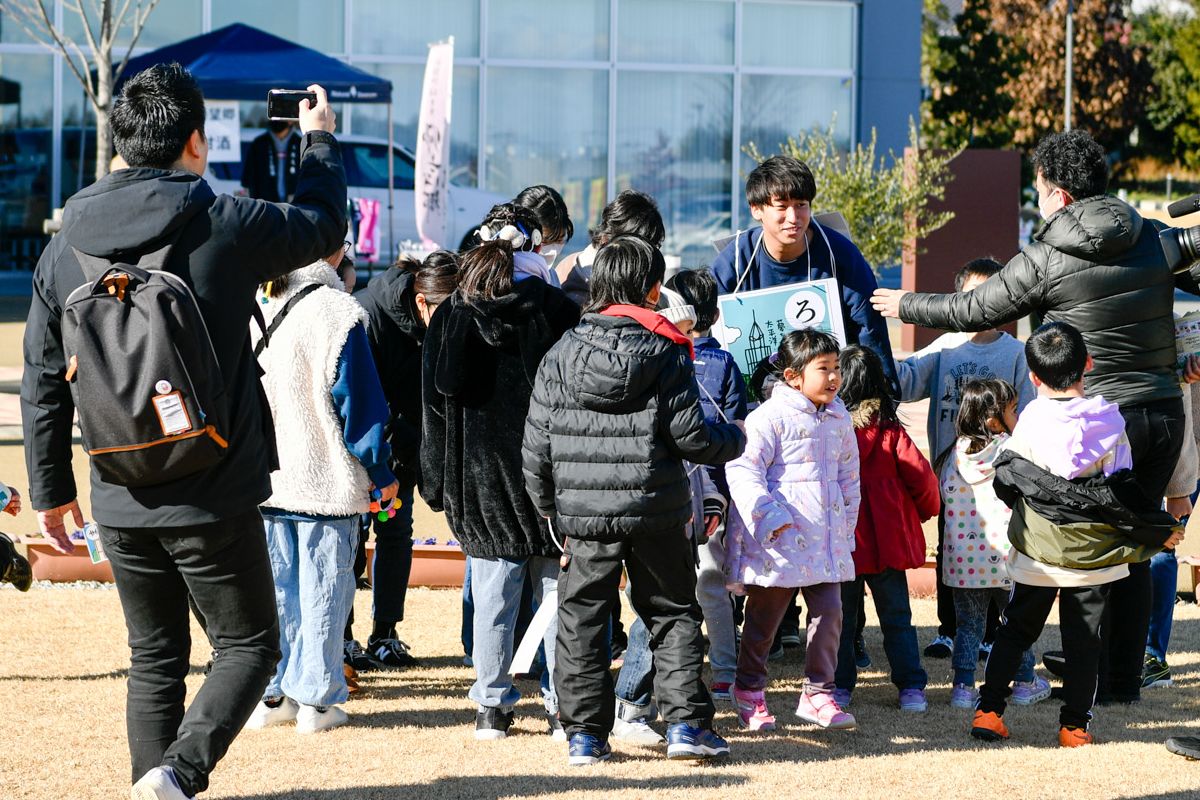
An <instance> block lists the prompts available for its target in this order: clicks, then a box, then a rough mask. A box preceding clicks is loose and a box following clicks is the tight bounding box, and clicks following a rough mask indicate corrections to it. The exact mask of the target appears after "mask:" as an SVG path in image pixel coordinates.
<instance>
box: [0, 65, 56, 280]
mask: <svg viewBox="0 0 1200 800" xmlns="http://www.w3.org/2000/svg"><path fill="white" fill-rule="evenodd" d="M52 66H53V58H52V57H51V56H50V55H41V54H36V55H35V54H30V55H24V54H20V55H18V54H10V53H0V76H3V77H0V269H14V268H16V269H33V265H34V264H35V263H37V259H38V256H39V255H40V254H41V252H42V248H43V247H45V245H46V241H47V237H45V236H43V235H42V221H43V220H45V219H46V218H47V217H49V216H50V180H51V164H50V144H51V139H50V133H51V123H52V121H53V120H52V117H53V113H52V112H53V102H54V81H53V75H52Z"/></svg>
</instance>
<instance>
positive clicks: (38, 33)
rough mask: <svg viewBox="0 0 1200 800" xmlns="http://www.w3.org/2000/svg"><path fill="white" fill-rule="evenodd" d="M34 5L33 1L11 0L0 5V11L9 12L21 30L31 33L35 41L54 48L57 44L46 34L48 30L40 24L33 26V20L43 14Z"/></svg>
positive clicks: (51, 48)
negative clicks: (35, 9)
mask: <svg viewBox="0 0 1200 800" xmlns="http://www.w3.org/2000/svg"><path fill="white" fill-rule="evenodd" d="M34 7H35V6H34V4H33V3H24V2H22V1H21V0H10V2H9V3H8V5H6V6H0V11H4V12H7V13H8V16H9V18H10V19H12V21H13V22H15V23H17V25H18V26H20V28H21V30H23V31H25V33H27V34H29V37H30V38H31V39H33V40H34V41H35V42H37V43H38V44H40V45H41V46H42V47H45V48H47V49H49V50H54V49H56V48H57V45H55V43H54V40H53V39H51V38H50V37H49V36H46V35H45V34H46V31H45V30H44V29H42V28H41V27H40V26H39V27H37V28H34V27H33V20H34V19H35V18H37V17H39V16H41V15H40V14H38V13H36V12H35V11H34Z"/></svg>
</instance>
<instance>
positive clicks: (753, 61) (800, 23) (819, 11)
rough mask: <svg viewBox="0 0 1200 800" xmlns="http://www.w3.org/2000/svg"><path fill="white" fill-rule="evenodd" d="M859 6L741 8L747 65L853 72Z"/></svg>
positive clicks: (776, 2) (751, 1)
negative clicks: (855, 14)
mask: <svg viewBox="0 0 1200 800" xmlns="http://www.w3.org/2000/svg"><path fill="white" fill-rule="evenodd" d="M854 37H855V30H854V4H853V3H844V2H843V3H796V2H780V1H779V0H774V2H755V1H754V0H747V2H746V5H745V6H744V7H743V9H742V66H746V67H787V68H791V69H797V68H799V69H844V70H851V69H853V68H854Z"/></svg>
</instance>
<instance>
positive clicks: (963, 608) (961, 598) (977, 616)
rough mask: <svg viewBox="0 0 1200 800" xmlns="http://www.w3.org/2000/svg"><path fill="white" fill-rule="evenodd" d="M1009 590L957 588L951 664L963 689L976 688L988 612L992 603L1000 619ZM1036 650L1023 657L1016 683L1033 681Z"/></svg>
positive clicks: (1026, 652)
mask: <svg viewBox="0 0 1200 800" xmlns="http://www.w3.org/2000/svg"><path fill="white" fill-rule="evenodd" d="M1010 594H1011V590H1010V589H960V588H958V587H955V588H954V611H955V614H956V616H957V625H958V628H957V632H956V633H955V635H954V653H953V655H952V656H951V659H950V663H951V665H952V666H953V667H954V682H955V683H961V684H962V685H963V686H970V687H974V686H975V668H976V666H977V665H978V664H979V644H980V643H981V642H982V641H983V636H984V632H985V631H986V630H987V618H988V609H989V608H990V607H991V605H992V604H993V603H995V605H996V608H998V609H999V610H1000V614H1001V616H1003V615H1004V609H1005V608H1007V607H1008V598H1009V595H1010ZM1033 661H1034V656H1033V650H1032V649H1030V650H1026V651H1025V652H1024V653H1022V654H1021V662H1020V666H1019V667H1018V668H1017V674H1016V678H1015V680H1017V681H1022V682H1028V681H1031V680H1033Z"/></svg>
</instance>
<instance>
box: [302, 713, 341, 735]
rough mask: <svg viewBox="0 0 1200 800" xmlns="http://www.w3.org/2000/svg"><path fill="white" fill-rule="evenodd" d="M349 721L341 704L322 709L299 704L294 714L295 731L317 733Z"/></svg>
mask: <svg viewBox="0 0 1200 800" xmlns="http://www.w3.org/2000/svg"><path fill="white" fill-rule="evenodd" d="M349 721H350V715H349V714H347V713H346V712H345V711H343V710H342V709H341V706H328V707H327V708H326V709H325V710H324V711H319V710H317V707H316V706H300V711H299V712H298V713H297V714H296V732H297V733H319V732H321V731H327V730H329V729H330V728H337V727H339V726H341V725H345V724H346V723H348V722H349Z"/></svg>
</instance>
